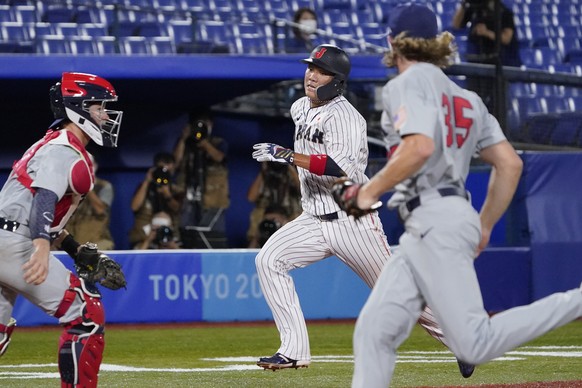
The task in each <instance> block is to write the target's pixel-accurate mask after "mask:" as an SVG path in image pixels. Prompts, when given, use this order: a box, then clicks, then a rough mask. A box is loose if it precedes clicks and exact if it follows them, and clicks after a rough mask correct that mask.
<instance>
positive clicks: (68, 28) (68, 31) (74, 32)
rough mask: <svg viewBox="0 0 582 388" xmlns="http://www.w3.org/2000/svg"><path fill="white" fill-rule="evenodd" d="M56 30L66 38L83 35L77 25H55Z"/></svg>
mask: <svg viewBox="0 0 582 388" xmlns="http://www.w3.org/2000/svg"><path fill="white" fill-rule="evenodd" d="M54 28H55V31H56V33H57V34H60V35H64V36H78V35H82V34H83V31H82V29H81V28H80V27H79V25H78V24H77V23H54Z"/></svg>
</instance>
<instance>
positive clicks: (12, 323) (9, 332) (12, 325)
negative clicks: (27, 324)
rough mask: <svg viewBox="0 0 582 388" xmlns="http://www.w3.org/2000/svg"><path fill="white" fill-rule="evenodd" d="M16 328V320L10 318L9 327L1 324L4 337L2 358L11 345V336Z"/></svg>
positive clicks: (1, 346) (0, 341)
mask: <svg viewBox="0 0 582 388" xmlns="http://www.w3.org/2000/svg"><path fill="white" fill-rule="evenodd" d="M15 327H16V320H15V319H14V318H10V321H9V322H8V324H7V325H2V324H0V334H1V335H2V340H0V356H1V355H3V354H4V352H6V349H8V345H9V344H10V336H11V335H12V332H13V331H14V328H15Z"/></svg>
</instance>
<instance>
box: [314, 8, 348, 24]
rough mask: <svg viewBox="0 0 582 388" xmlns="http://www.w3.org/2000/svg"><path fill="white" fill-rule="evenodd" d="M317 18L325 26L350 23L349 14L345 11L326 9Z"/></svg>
mask: <svg viewBox="0 0 582 388" xmlns="http://www.w3.org/2000/svg"><path fill="white" fill-rule="evenodd" d="M319 18H320V21H321V22H323V23H324V24H325V25H330V24H336V23H351V12H350V11H348V10H345V9H326V10H324V11H323V12H322V14H321V15H320V16H319Z"/></svg>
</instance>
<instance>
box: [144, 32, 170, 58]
mask: <svg viewBox="0 0 582 388" xmlns="http://www.w3.org/2000/svg"><path fill="white" fill-rule="evenodd" d="M149 43H150V51H151V53H152V55H169V54H176V46H175V45H174V41H173V40H172V38H170V37H169V36H154V37H151V38H149Z"/></svg>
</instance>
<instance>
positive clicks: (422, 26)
mask: <svg viewBox="0 0 582 388" xmlns="http://www.w3.org/2000/svg"><path fill="white" fill-rule="evenodd" d="M388 28H389V31H388V34H389V35H390V36H392V37H395V36H397V35H398V34H400V33H401V32H404V31H406V33H407V36H408V37H411V38H423V39H430V38H434V37H435V36H437V34H438V25H437V18H436V15H435V13H434V12H433V11H432V10H431V9H430V8H428V7H426V6H424V5H421V4H413V3H407V4H404V5H399V6H397V7H395V8H393V9H392V10H391V11H390V17H389V18H388Z"/></svg>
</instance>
